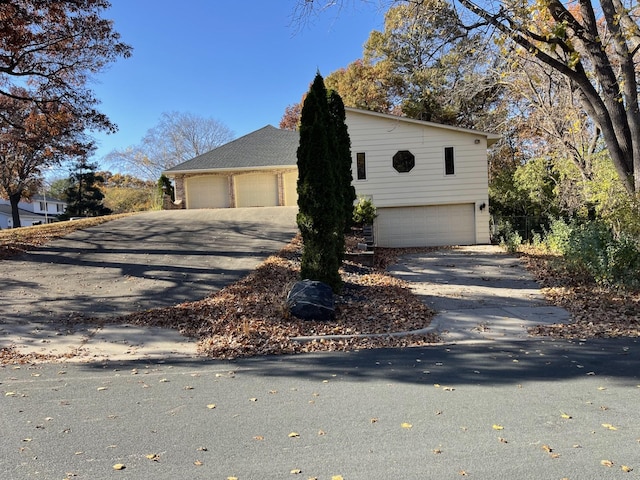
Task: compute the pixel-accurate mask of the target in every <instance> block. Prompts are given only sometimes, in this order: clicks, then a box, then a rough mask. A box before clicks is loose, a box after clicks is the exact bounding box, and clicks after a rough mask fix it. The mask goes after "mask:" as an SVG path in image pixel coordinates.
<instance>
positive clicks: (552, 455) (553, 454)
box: [549, 453, 560, 458]
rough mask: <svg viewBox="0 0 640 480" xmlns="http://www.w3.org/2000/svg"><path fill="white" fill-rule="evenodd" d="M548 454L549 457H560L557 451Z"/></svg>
mask: <svg viewBox="0 0 640 480" xmlns="http://www.w3.org/2000/svg"><path fill="white" fill-rule="evenodd" d="M549 456H550V457H551V458H560V454H559V453H551V454H549Z"/></svg>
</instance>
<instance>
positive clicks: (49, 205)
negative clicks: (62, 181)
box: [0, 195, 67, 229]
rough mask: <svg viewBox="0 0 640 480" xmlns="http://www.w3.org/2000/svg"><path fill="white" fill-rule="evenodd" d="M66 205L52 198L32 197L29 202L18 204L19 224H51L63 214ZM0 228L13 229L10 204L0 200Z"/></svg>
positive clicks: (24, 201) (22, 201) (7, 201)
mask: <svg viewBox="0 0 640 480" xmlns="http://www.w3.org/2000/svg"><path fill="white" fill-rule="evenodd" d="M66 208H67V203H66V202H64V201H63V200H59V199H57V198H53V197H48V196H47V197H45V196H43V195H34V196H33V197H32V198H31V199H30V200H21V201H20V202H19V203H18V209H19V212H20V223H21V224H22V226H23V227H28V226H31V225H40V224H43V223H49V222H52V221H53V220H54V219H55V218H56V217H57V216H58V215H60V214H62V213H64V211H65V210H66ZM0 228H3V229H4V228H13V217H12V215H11V203H10V202H9V200H4V199H2V198H0Z"/></svg>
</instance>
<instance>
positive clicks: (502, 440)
mask: <svg viewBox="0 0 640 480" xmlns="http://www.w3.org/2000/svg"><path fill="white" fill-rule="evenodd" d="M498 441H499V442H500V443H509V442H507V439H506V438H502V437H498Z"/></svg>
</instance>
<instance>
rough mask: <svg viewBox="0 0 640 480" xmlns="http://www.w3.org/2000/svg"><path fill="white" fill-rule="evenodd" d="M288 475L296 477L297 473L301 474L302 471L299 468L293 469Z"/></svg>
mask: <svg viewBox="0 0 640 480" xmlns="http://www.w3.org/2000/svg"><path fill="white" fill-rule="evenodd" d="M289 473H291V475H298V474H299V473H302V470H300V469H299V468H294V469H293V470H291V472H289Z"/></svg>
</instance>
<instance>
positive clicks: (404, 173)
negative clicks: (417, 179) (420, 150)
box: [391, 149, 416, 175]
mask: <svg viewBox="0 0 640 480" xmlns="http://www.w3.org/2000/svg"><path fill="white" fill-rule="evenodd" d="M400 154H402V156H403V157H406V158H408V157H410V158H411V163H412V164H413V165H411V168H409V169H408V170H403V171H400V170H398V168H397V165H396V157H397V156H398V155H400ZM407 154H408V155H407ZM406 158H405V159H403V162H404V161H406ZM391 166H392V167H393V169H394V170H395V171H396V173H397V174H399V175H407V174H409V173H411V172H412V171H413V169H414V168H416V156H415V154H414V153H413V152H412V151H411V150H409V149H405V150H398V151H397V152H396V153H394V154H393V156H392V157H391Z"/></svg>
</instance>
